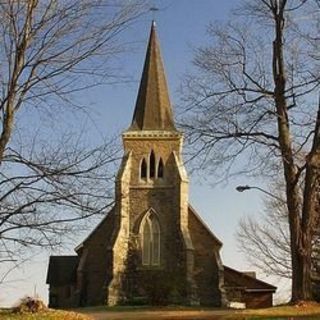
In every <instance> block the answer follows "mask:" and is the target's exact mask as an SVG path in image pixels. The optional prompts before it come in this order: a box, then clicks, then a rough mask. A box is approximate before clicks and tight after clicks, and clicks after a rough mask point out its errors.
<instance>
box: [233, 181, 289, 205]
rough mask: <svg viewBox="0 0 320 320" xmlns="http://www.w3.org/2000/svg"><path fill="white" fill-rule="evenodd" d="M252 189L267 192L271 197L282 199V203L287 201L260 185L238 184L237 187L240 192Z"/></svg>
mask: <svg viewBox="0 0 320 320" xmlns="http://www.w3.org/2000/svg"><path fill="white" fill-rule="evenodd" d="M250 189H256V190H259V191H261V192H263V193H265V194H267V195H268V196H269V197H272V198H274V199H276V200H278V201H280V202H282V203H285V201H284V200H283V199H281V198H280V197H277V196H275V195H274V194H272V193H270V192H269V191H267V190H264V189H262V188H260V187H256V186H248V185H244V186H237V187H236V190H237V191H238V192H243V191H246V190H250Z"/></svg>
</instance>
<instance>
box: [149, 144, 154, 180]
mask: <svg viewBox="0 0 320 320" xmlns="http://www.w3.org/2000/svg"><path fill="white" fill-rule="evenodd" d="M149 170H150V171H149V173H150V175H149V176H150V178H154V177H155V174H156V156H155V154H154V151H153V150H152V151H151V153H150V157H149Z"/></svg>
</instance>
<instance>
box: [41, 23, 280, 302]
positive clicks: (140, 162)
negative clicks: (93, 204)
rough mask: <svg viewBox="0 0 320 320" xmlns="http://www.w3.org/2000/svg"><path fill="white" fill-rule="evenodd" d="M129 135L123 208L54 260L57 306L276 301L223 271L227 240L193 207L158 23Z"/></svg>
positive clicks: (253, 282) (120, 187)
mask: <svg viewBox="0 0 320 320" xmlns="http://www.w3.org/2000/svg"><path fill="white" fill-rule="evenodd" d="M122 139H123V146H124V156H123V159H122V163H121V165H120V169H119V172H118V175H117V179H116V184H115V206H114V207H113V209H111V211H110V212H109V213H108V214H107V215H106V216H105V218H104V219H103V220H102V221H101V223H100V224H99V225H98V226H97V227H96V228H95V229H94V230H93V231H92V233H91V234H90V235H89V236H88V237H87V238H86V239H85V240H84V241H83V242H82V243H81V244H80V245H78V246H77V247H76V248H75V251H76V254H77V255H75V256H51V257H50V261H49V268H48V274H47V283H48V284H49V305H50V306H51V307H70V306H89V305H102V304H107V305H116V304H168V303H170V304H188V305H198V304H201V305H212V306H223V305H226V303H227V300H228V299H227V298H229V300H230V297H231V299H232V298H233V297H237V298H236V299H238V300H243V301H245V300H246V298H245V297H246V294H247V296H248V294H249V295H250V294H251V298H250V299H249V300H250V301H251V300H252V293H253V294H254V296H255V299H256V300H255V301H258V302H257V305H262V304H263V305H270V303H271V304H272V293H273V292H274V291H275V290H276V288H275V287H273V286H271V285H269V284H267V283H264V282H262V281H260V280H257V279H255V277H254V276H253V275H252V274H250V275H248V274H245V273H240V272H238V271H236V270H233V269H231V268H227V267H225V268H224V266H223V264H222V262H221V258H220V249H221V246H222V243H221V241H220V240H219V239H217V237H216V236H215V235H214V234H213V233H212V231H211V230H210V229H209V228H208V227H207V226H206V224H205V223H204V222H203V221H202V220H201V218H200V216H199V215H198V214H197V213H196V211H195V210H194V209H193V208H192V206H191V205H190V203H189V199H188V184H189V180H188V176H187V172H186V169H185V167H184V164H183V160H182V156H181V152H182V146H183V134H182V133H181V132H179V131H178V130H177V129H176V127H175V123H174V118H173V114H172V109H171V105H170V99H169V94H168V88H167V83H166V77H165V72H164V67H163V63H162V59H161V54H160V47H159V42H158V38H157V35H156V28H155V24H154V23H153V24H152V27H151V33H150V38H149V43H148V48H147V54H146V58H145V64H144V68H143V73H142V78H141V82H140V87H139V92H138V97H137V101H136V105H135V110H134V114H133V119H132V123H131V126H130V127H129V128H128V129H127V130H126V131H125V132H124V133H123V134H122ZM248 290H249V291H248ZM250 290H251V291H250ZM249 300H248V301H249ZM261 301H262V302H261Z"/></svg>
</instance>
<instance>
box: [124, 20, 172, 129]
mask: <svg viewBox="0 0 320 320" xmlns="http://www.w3.org/2000/svg"><path fill="white" fill-rule="evenodd" d="M131 130H133V131H138V130H165V131H175V130H176V129H175V126H174V121H173V115H172V110H171V104H170V99H169V92H168V87H167V81H166V77H165V72H164V67H163V63H162V59H161V54H160V46H159V40H158V37H157V34H156V26H155V22H154V21H153V22H152V26H151V32H150V38H149V44H148V49H147V54H146V58H145V63H144V68H143V72H142V77H141V82H140V87H139V92H138V97H137V101H136V106H135V110H134V114H133V119H132V124H131V126H130V128H129V131H131Z"/></svg>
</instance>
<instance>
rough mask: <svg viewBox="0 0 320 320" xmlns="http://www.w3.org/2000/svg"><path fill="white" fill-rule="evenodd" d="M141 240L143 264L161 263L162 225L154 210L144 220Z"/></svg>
mask: <svg viewBox="0 0 320 320" xmlns="http://www.w3.org/2000/svg"><path fill="white" fill-rule="evenodd" d="M141 240H142V241H141V256H142V264H143V265H144V266H158V265H160V225H159V221H158V218H157V216H156V215H155V214H154V213H152V212H150V213H148V214H147V215H146V216H145V218H144V220H143V221H142V224H141Z"/></svg>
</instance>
